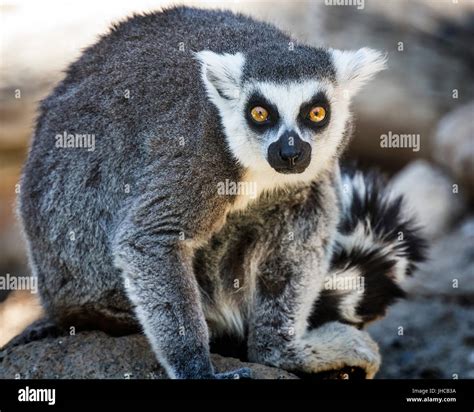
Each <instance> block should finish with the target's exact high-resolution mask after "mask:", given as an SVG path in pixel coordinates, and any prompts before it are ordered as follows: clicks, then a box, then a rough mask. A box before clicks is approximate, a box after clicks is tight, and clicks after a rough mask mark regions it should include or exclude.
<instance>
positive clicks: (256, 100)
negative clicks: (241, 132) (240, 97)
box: [244, 93, 280, 133]
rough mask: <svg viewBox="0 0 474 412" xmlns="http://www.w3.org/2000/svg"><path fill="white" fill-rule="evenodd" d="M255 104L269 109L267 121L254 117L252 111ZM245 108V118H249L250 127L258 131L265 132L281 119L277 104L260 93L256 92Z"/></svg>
mask: <svg viewBox="0 0 474 412" xmlns="http://www.w3.org/2000/svg"><path fill="white" fill-rule="evenodd" d="M255 106H261V107H263V108H264V109H266V110H267V111H268V119H267V120H266V121H264V122H260V123H258V122H256V121H255V120H254V119H253V118H252V115H251V114H250V112H251V110H252V109H253V108H254V107H255ZM244 110H245V119H246V120H247V123H248V125H249V127H250V128H251V129H252V130H254V131H255V132H258V133H263V132H264V131H266V130H268V128H270V127H274V126H276V125H277V124H278V122H279V121H280V116H279V114H278V110H277V108H276V106H275V105H274V104H272V103H270V102H269V101H268V100H267V99H265V97H263V96H262V95H261V94H259V93H254V94H253V95H252V96H251V97H250V99H249V100H248V102H247V104H246V105H245V109H244Z"/></svg>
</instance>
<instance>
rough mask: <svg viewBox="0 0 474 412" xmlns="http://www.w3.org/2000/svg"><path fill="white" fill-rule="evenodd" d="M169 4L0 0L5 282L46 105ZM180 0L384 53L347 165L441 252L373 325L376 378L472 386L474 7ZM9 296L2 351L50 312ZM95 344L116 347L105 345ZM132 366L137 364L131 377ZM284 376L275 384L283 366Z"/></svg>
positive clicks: (466, 2)
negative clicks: (76, 65) (38, 119)
mask: <svg viewBox="0 0 474 412" xmlns="http://www.w3.org/2000/svg"><path fill="white" fill-rule="evenodd" d="M169 3H170V2H167V1H151V0H136V1H134V2H129V1H125V0H116V1H113V2H97V1H92V0H82V1H81V2H77V1H66V0H43V1H41V2H33V1H27V0H5V1H3V2H2V3H1V5H0V12H1V25H0V37H1V45H0V46H1V49H0V53H1V54H0V177H1V179H0V277H5V276H6V275H7V274H10V275H12V276H29V274H30V272H29V269H28V266H27V264H26V255H25V249H24V245H23V243H22V241H21V236H20V230H19V227H18V224H17V221H16V219H15V213H14V204H15V197H16V194H17V192H18V190H21V188H19V186H17V183H18V178H19V175H20V170H21V164H22V162H23V160H24V158H25V156H26V153H27V148H28V142H29V139H30V137H31V131H32V127H33V124H34V119H35V115H36V107H37V103H38V101H39V100H40V99H42V98H43V97H44V96H45V95H46V94H47V93H48V92H49V91H50V90H51V88H52V87H53V86H54V84H55V83H56V82H57V81H58V80H60V79H61V78H62V76H63V70H64V69H65V68H66V66H67V65H68V64H69V63H70V62H71V61H73V60H74V59H75V58H77V57H78V56H79V54H80V52H81V49H83V48H84V47H86V46H87V45H89V44H91V43H92V42H94V41H95V39H96V38H97V36H98V35H99V34H101V33H104V32H105V31H106V30H107V27H108V26H109V24H110V23H111V22H113V21H116V20H119V19H122V18H124V17H126V16H127V15H130V14H131V13H132V12H140V11H149V10H155V9H159V8H160V7H163V6H166V5H167V4H169ZM172 3H173V4H179V3H186V4H190V5H199V6H202V7H207V8H212V7H223V8H230V9H233V10H238V11H242V12H244V13H246V14H250V15H252V16H255V17H258V18H260V19H264V20H267V21H270V22H273V23H275V24H277V25H278V26H279V27H281V28H283V29H285V30H286V31H288V32H289V33H291V35H292V37H294V39H295V42H297V41H301V40H302V41H305V42H308V43H310V44H313V45H325V46H330V47H335V48H343V49H354V48H359V47H364V46H369V47H373V48H377V49H381V50H384V51H385V52H386V53H387V55H388V65H389V69H388V70H387V71H385V72H383V73H382V74H380V75H378V77H377V78H376V79H375V80H374V81H373V82H372V83H371V84H370V85H369V86H368V87H366V88H365V90H364V91H363V92H362V93H361V94H360V95H359V96H358V98H357V99H356V101H355V103H354V105H353V111H354V114H355V119H356V130H355V135H354V139H353V142H352V144H351V146H350V148H349V150H348V153H347V157H348V159H357V162H358V164H359V165H360V167H363V168H365V167H377V168H379V169H381V170H382V171H384V172H385V173H386V174H387V175H388V176H390V177H391V183H390V184H391V185H392V186H393V188H394V190H395V191H398V192H400V193H404V194H405V195H406V198H407V213H412V214H415V215H416V216H417V218H418V219H419V221H420V222H421V223H422V224H423V226H424V229H423V230H424V232H425V234H426V236H427V237H428V238H429V239H430V241H431V243H432V248H431V250H430V259H429V261H428V262H427V263H426V264H424V265H423V266H422V267H421V268H420V269H419V270H418V271H417V273H415V275H414V277H413V278H412V279H410V280H409V281H408V282H407V285H406V289H407V291H408V300H405V301H403V302H400V303H398V304H397V305H395V306H394V307H393V308H392V309H391V310H390V311H389V313H388V316H387V318H385V319H384V320H382V321H379V322H377V323H375V324H374V325H373V326H371V328H370V332H371V334H372V335H373V337H374V339H375V340H377V341H378V342H379V344H380V346H381V351H382V355H383V365H382V369H381V371H380V373H379V374H378V377H379V378H449V379H452V378H474V213H473V205H474V120H473V119H474V47H473V44H474V1H472V0H390V1H377V0H353V1H351V0H291V1H290V0H284V1H277V0H273V1H268V0H264V1H250V0H244V1H217V0H213V1H202V2H198V1H186V2H182V1H176V0H174V1H173V2H172ZM339 4H346V5H339ZM157 47H159V46H157ZM397 135H398V137H400V136H402V135H404V136H405V137H404V138H402V140H403V139H404V140H405V142H411V145H408V146H409V147H393V146H394V145H389V146H391V147H386V146H387V145H384V144H383V143H382V142H383V140H384V138H386V137H387V136H388V137H392V138H393V139H395V140H393V141H392V143H393V142H395V141H396V139H397ZM418 139H419V140H418ZM416 142H418V143H419V144H417V143H416ZM384 146H385V147H384ZM2 301H3V302H2ZM0 302H2V303H0V346H1V345H2V344H3V343H5V342H6V341H8V340H9V339H10V338H11V337H12V336H14V335H15V334H16V333H18V332H19V331H21V330H22V329H23V328H24V327H25V326H26V325H27V324H29V323H30V322H32V321H33V320H34V319H36V318H38V317H40V316H41V311H40V307H39V305H38V302H37V300H36V296H35V294H33V293H30V292H29V291H19V290H17V291H9V290H0ZM82 339H85V340H86V341H87V339H88V337H87V336H85V337H83V338H82ZM130 339H131V340H133V339H135V338H130ZM137 339H139V338H137ZM97 342H99V343H97ZM124 342H126V344H130V342H131V341H130V342H129V340H126V341H124ZM127 342H128V343H127ZM90 344H93V343H90ZM108 344H110V343H108ZM71 345H73V344H72V343H71ZM96 345H100V346H98V347H102V346H103V345H107V343H103V342H101V340H97V341H96ZM96 348H97V346H96ZM86 352H89V350H88V351H86ZM68 353H69V354H70V356H74V354H73V352H70V351H68ZM78 353H79V352H78ZM81 353H85V352H84V351H82V352H81ZM102 353H103V352H102ZM20 355H21V353H20ZM28 356H33V355H31V353H30V354H29V355H28ZM216 359H218V358H216ZM73 361H74V359H72V360H71V362H73ZM220 361H222V362H225V359H224V360H223V359H222V358H221V360H220ZM217 362H219V360H217ZM74 368H75V367H72V369H71V370H77V368H76V369H74ZM104 368H105V369H104V371H105V372H104V371H96V372H93V371H91V373H92V375H91V377H93V376H95V375H94V373H97V374H99V375H100V374H101V373H102V372H103V376H107V370H108V369H107V365H106V364H105V363H104ZM127 368H128V369H130V368H131V366H130V368H129V367H128V366H125V367H124V368H123V370H124V371H126V370H127ZM121 371H122V369H118V370H117V371H114V372H113V373H111V375H114V376H119V375H117V374H120V373H122V372H121ZM267 372H268V371H267ZM275 373H276V375H272V374H271V373H270V375H267V376H268V377H278V376H280V375H278V373H283V372H275ZM97 376H98V375H97ZM101 376H102V375H101ZM109 376H110V375H109ZM259 376H265V375H259ZM285 376H287V375H285Z"/></svg>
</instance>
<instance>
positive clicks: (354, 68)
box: [331, 47, 387, 95]
mask: <svg viewBox="0 0 474 412" xmlns="http://www.w3.org/2000/svg"><path fill="white" fill-rule="evenodd" d="M331 53H332V58H333V63H334V66H335V67H336V73H337V80H338V82H339V83H340V84H341V86H342V87H344V88H345V89H346V90H349V94H350V95H354V94H355V93H356V92H357V91H358V90H359V89H360V88H361V87H362V86H363V85H364V84H365V83H367V82H368V81H369V80H370V79H371V78H372V77H373V76H374V75H375V74H376V73H378V72H379V71H381V70H384V69H385V68H386V63H387V56H386V55H385V54H382V53H381V52H379V51H377V50H373V49H369V48H367V47H364V48H362V49H359V50H356V51H341V50H331Z"/></svg>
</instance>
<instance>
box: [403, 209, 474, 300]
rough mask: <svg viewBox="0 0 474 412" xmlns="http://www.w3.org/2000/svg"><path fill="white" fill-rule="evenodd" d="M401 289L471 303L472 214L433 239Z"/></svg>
mask: <svg viewBox="0 0 474 412" xmlns="http://www.w3.org/2000/svg"><path fill="white" fill-rule="evenodd" d="M404 289H405V290H406V291H407V292H408V293H410V294H412V295H416V296H424V297H429V298H434V297H436V298H440V299H443V300H445V301H455V302H457V303H459V304H467V305H474V217H471V218H468V219H466V220H465V221H464V222H463V223H462V224H461V225H460V226H459V227H458V228H457V229H456V230H454V231H453V232H451V233H450V234H449V235H447V236H445V237H443V238H441V239H439V240H438V241H436V242H435V243H434V244H433V245H432V246H431V248H430V251H429V256H428V260H427V262H426V263H425V264H424V265H422V266H421V267H420V270H419V271H417V273H415V275H414V276H413V277H412V278H409V279H408V280H407V281H406V283H405V285H404Z"/></svg>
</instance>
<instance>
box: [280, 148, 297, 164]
mask: <svg viewBox="0 0 474 412" xmlns="http://www.w3.org/2000/svg"><path fill="white" fill-rule="evenodd" d="M279 154H280V157H281V160H283V161H284V162H287V163H288V166H290V167H293V166H296V162H297V160H298V159H299V158H300V156H301V151H297V150H295V149H294V148H283V149H280V153H279Z"/></svg>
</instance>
